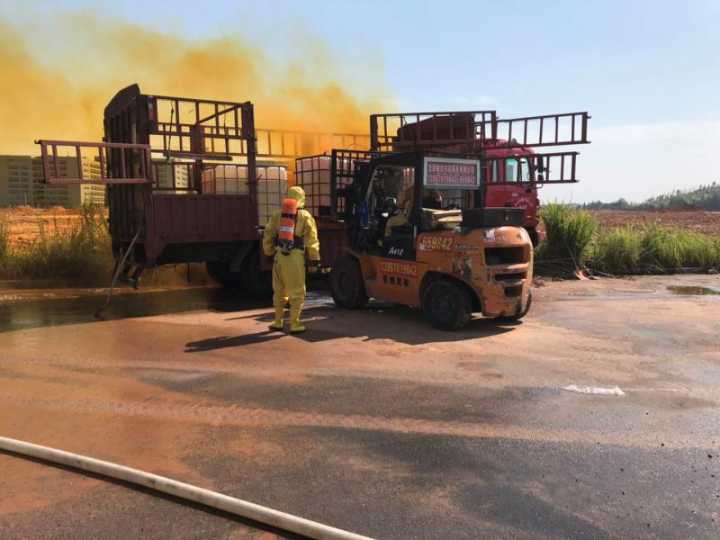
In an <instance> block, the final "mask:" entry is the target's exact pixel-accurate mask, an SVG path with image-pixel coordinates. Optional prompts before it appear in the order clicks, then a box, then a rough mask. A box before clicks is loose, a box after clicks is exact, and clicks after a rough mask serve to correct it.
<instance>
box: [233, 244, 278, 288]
mask: <svg viewBox="0 0 720 540" xmlns="http://www.w3.org/2000/svg"><path fill="white" fill-rule="evenodd" d="M240 275H241V279H242V283H243V287H244V288H245V290H246V291H247V292H248V294H249V295H250V296H252V297H254V298H270V297H271V296H272V294H273V288H272V272H270V271H267V270H261V269H260V252H259V251H257V250H255V251H253V252H252V253H250V254H249V255H248V256H247V257H246V258H245V262H244V263H243V267H242V271H241V274H240Z"/></svg>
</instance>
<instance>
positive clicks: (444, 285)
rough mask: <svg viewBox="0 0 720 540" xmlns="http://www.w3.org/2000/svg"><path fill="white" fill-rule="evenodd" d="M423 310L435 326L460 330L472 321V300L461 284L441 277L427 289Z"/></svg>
mask: <svg viewBox="0 0 720 540" xmlns="http://www.w3.org/2000/svg"><path fill="white" fill-rule="evenodd" d="M422 311H423V315H425V318H426V319H427V320H428V322H429V323H430V324H431V325H432V326H433V327H435V328H439V329H440V330H458V329H460V328H462V327H463V326H465V325H466V324H467V323H468V322H469V321H470V316H471V315H472V302H471V300H470V296H469V295H468V293H467V291H466V290H465V289H463V288H462V287H461V286H460V285H457V284H455V283H452V282H451V281H447V280H444V279H441V280H438V281H435V282H433V283H431V284H430V286H429V287H428V288H427V290H426V291H425V294H424V295H423V298H422Z"/></svg>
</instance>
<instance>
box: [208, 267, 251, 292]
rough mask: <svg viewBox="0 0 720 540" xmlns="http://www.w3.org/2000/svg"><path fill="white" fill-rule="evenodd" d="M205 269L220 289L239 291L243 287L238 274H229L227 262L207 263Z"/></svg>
mask: <svg viewBox="0 0 720 540" xmlns="http://www.w3.org/2000/svg"><path fill="white" fill-rule="evenodd" d="M205 269H206V270H207V273H208V275H209V276H210V277H211V278H212V279H213V281H215V282H216V283H217V284H218V285H221V286H222V287H225V288H228V289H239V288H242V286H243V281H242V276H241V275H240V273H239V272H231V271H230V263H229V262H227V261H207V262H206V263H205Z"/></svg>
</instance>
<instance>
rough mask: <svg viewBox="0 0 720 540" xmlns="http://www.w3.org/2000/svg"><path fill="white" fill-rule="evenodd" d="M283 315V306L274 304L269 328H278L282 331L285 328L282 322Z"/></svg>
mask: <svg viewBox="0 0 720 540" xmlns="http://www.w3.org/2000/svg"><path fill="white" fill-rule="evenodd" d="M284 317H285V306H284V305H282V306H275V320H274V321H273V322H272V324H271V325H270V330H279V331H281V332H282V331H283V329H284V328H285V325H284V323H283V318H284Z"/></svg>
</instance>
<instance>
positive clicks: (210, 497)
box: [0, 437, 369, 540]
mask: <svg viewBox="0 0 720 540" xmlns="http://www.w3.org/2000/svg"><path fill="white" fill-rule="evenodd" d="M0 450H4V451H6V452H8V453H11V454H14V455H19V456H24V457H29V458H34V459H38V460H42V461H45V462H50V463H55V464H59V465H64V466H67V467H70V468H72V469H79V470H82V471H87V472H90V473H93V474H95V475H99V476H104V477H107V478H114V479H115V480H120V481H122V482H126V483H129V484H134V485H137V486H142V487H145V488H148V489H150V490H153V491H157V492H160V493H165V494H167V495H171V496H173V497H177V498H179V499H183V500H186V501H191V502H194V503H198V504H201V505H204V506H207V507H210V508H214V509H216V510H221V511H223V512H227V513H230V514H234V515H236V516H240V517H243V518H245V519H249V520H252V521H255V522H257V523H263V524H265V525H270V526H272V527H275V528H276V529H281V530H284V531H288V532H291V533H295V534H300V535H302V536H305V537H308V538H313V539H317V540H369V538H368V537H367V536H361V535H359V534H354V533H351V532H348V531H343V530H342V529H336V528H335V527H330V526H328V525H324V524H322V523H318V522H317V521H311V520H309V519H305V518H301V517H298V516H294V515H292V514H286V513H285V512H280V511H279V510H273V509H272V508H268V507H266V506H261V505H259V504H255V503H251V502H248V501H243V500H241V499H236V498H235V497H230V496H228V495H223V494H222V493H218V492H216V491H211V490H209V489H203V488H200V487H197V486H193V485H191V484H186V483H184V482H179V481H177V480H173V479H172V478H167V477H165V476H159V475H157V474H152V473H148V472H145V471H141V470H138V469H133V468H132V467H125V466H124V465H118V464H117V463H112V462H109V461H103V460H100V459H95V458H91V457H88V456H83V455H80V454H73V453H72V452H65V451H64V450H58V449H55V448H49V447H47V446H40V445H37V444H32V443H28V442H24V441H19V440H17V439H10V438H7V437H0Z"/></svg>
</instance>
